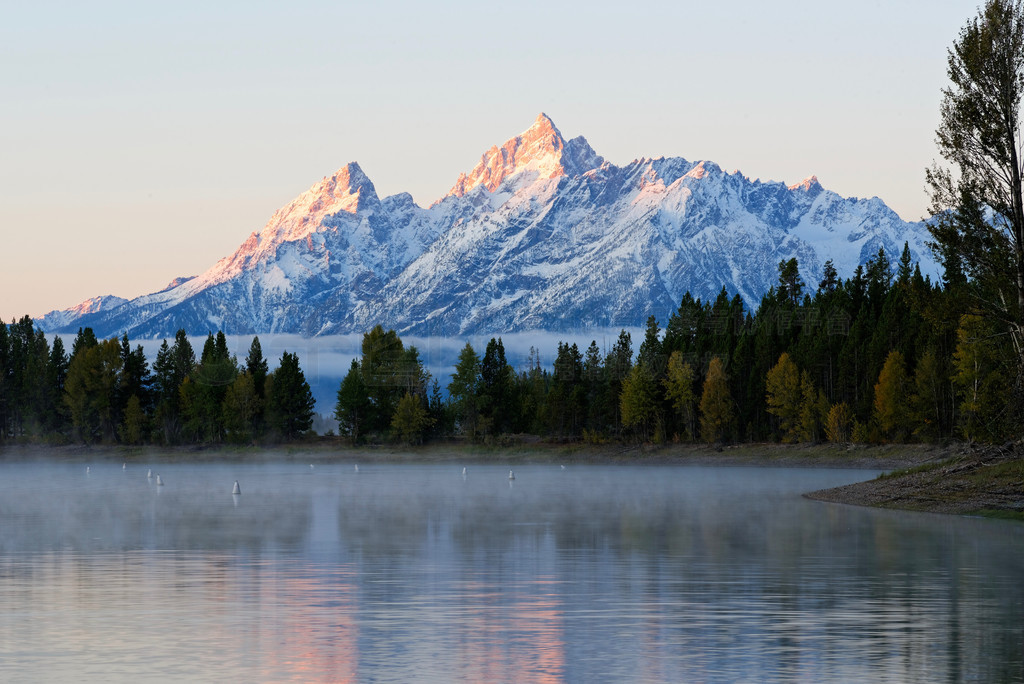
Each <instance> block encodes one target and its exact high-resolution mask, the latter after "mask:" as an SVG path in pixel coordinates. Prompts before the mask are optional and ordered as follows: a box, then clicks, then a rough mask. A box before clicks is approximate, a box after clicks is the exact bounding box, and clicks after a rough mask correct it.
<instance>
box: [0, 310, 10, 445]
mask: <svg viewBox="0 0 1024 684" xmlns="http://www.w3.org/2000/svg"><path fill="white" fill-rule="evenodd" d="M10 401H11V342H10V333H9V331H8V328H7V324H6V323H4V322H3V320H2V319H0V444H3V443H4V441H5V440H6V439H7V436H8V433H9V431H10V414H9V412H8V411H9V406H10Z"/></svg>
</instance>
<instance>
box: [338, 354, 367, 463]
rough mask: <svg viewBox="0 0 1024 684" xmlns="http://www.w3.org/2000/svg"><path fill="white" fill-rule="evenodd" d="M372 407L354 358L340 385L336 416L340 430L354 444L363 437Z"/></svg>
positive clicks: (357, 363)
mask: <svg viewBox="0 0 1024 684" xmlns="http://www.w3.org/2000/svg"><path fill="white" fill-rule="evenodd" d="M370 409H371V405H370V395H369V393H368V392H367V391H366V385H365V384H364V383H363V374H362V371H361V370H360V369H359V362H358V361H357V360H355V359H352V365H351V366H350V367H349V370H348V373H347V374H346V375H345V377H344V379H343V380H342V381H341V384H340V385H339V386H338V401H337V403H336V404H335V407H334V418H335V419H336V420H337V421H338V432H339V433H340V434H341V435H344V436H347V437H348V438H349V441H350V442H351V444H352V445H353V446H355V445H356V444H358V443H359V440H360V439H362V437H363V427H364V425H365V424H366V421H367V420H368V418H369V415H370Z"/></svg>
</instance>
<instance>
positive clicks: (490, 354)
mask: <svg viewBox="0 0 1024 684" xmlns="http://www.w3.org/2000/svg"><path fill="white" fill-rule="evenodd" d="M512 378H513V372H512V366H510V365H508V361H506V360H505V346H504V345H503V344H502V342H501V338H500V337H499V338H498V339H497V340H495V339H494V338H493V337H492V338H491V340H490V342H488V343H487V349H486V350H485V352H484V358H483V361H481V362H480V389H479V397H480V412H481V414H482V415H483V416H484V418H485V420H486V421H487V423H488V425H489V426H490V430H491V432H492V433H493V434H501V433H504V432H507V431H508V430H509V428H510V427H511V425H512V422H511V421H512V417H513V416H514V415H515V413H516V411H515V408H514V407H513V405H512V403H513V394H514V388H513V383H512Z"/></svg>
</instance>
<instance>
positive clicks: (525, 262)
mask: <svg viewBox="0 0 1024 684" xmlns="http://www.w3.org/2000/svg"><path fill="white" fill-rule="evenodd" d="M927 239H928V232H927V230H926V227H925V225H924V223H922V222H907V221H904V220H902V219H900V217H899V216H897V215H896V213H895V212H894V211H892V210H891V209H890V208H889V207H888V206H886V205H885V203H884V202H882V200H880V199H878V198H877V197H875V198H871V199H858V198H846V197H841V196H840V195H838V194H836V193H834V192H831V191H829V190H826V189H825V188H823V187H822V186H821V184H820V183H819V182H818V180H817V179H816V178H815V177H811V178H808V179H806V180H804V181H803V182H801V183H797V184H795V185H788V186H787V185H786V184H784V183H781V182H763V181H760V180H752V179H750V178H747V177H746V176H744V175H742V174H741V173H740V172H738V171H736V172H733V173H727V172H725V171H723V170H722V169H721V168H720V167H719V166H718V165H716V164H715V163H713V162H710V161H697V162H691V161H687V160H686V159H683V158H680V157H673V158H664V157H660V158H657V159H646V158H644V159H637V160H634V161H632V162H630V163H628V164H625V165H624V166H616V165H615V164H612V163H610V162H608V161H605V160H604V159H603V158H602V157H601V156H600V155H598V154H597V152H595V151H594V150H593V149H592V148H591V146H590V144H589V143H588V142H587V141H586V139H584V138H583V137H582V136H580V137H576V138H572V139H571V140H566V139H565V138H564V137H563V136H562V134H561V133H560V132H559V130H558V128H557V127H556V126H555V124H554V122H552V121H551V119H550V118H549V117H548V116H546V115H545V114H541V115H539V116H538V117H537V119H536V121H534V123H533V125H532V126H530V127H529V128H528V129H527V130H526V131H524V132H523V133H522V134H520V135H517V136H515V137H513V138H511V139H510V140H508V141H507V142H505V143H504V144H503V145H501V146H495V147H492V148H491V149H490V150H488V151H487V152H485V153H484V154H483V156H482V157H481V159H480V162H479V163H478V164H477V165H476V166H475V167H474V168H473V169H472V170H471V171H469V172H467V173H463V174H461V175H460V176H459V178H458V179H457V180H456V181H455V183H454V185H453V186H452V188H451V190H450V191H449V192H448V193H447V194H446V195H445V196H444V197H442V198H440V199H439V200H437V201H436V202H434V203H433V204H432V205H430V206H429V207H421V206H419V205H417V204H416V203H415V202H414V201H413V198H412V196H411V195H409V194H408V193H400V194H397V195H391V196H389V197H384V198H380V197H379V196H378V195H377V192H376V189H375V188H374V185H373V183H372V182H371V180H370V179H369V178H368V177H367V176H366V174H364V173H363V171H362V169H361V168H360V167H359V164H357V163H355V162H351V163H349V164H346V165H345V166H343V167H342V168H341V169H339V170H338V171H337V172H336V173H335V174H334V175H332V176H330V177H325V178H323V179H322V180H320V181H319V182H318V183H316V184H314V185H313V187H311V188H310V189H309V190H307V191H306V192H304V193H302V194H301V195H299V196H298V197H297V198H295V200H293V201H292V202H290V203H289V204H287V205H286V206H284V207H282V208H281V209H279V210H278V211H277V212H276V213H275V214H274V215H273V216H272V217H271V218H270V220H269V221H268V222H267V224H266V225H265V226H264V227H263V229H262V230H260V231H259V232H254V233H252V234H251V235H250V236H249V237H248V238H247V239H246V240H245V241H244V242H243V243H242V244H241V246H240V247H239V248H238V249H237V250H236V251H235V252H234V254H231V255H229V256H227V257H225V258H223V259H221V260H220V261H218V262H217V263H216V264H214V265H213V266H212V267H211V268H209V269H208V270H207V271H206V272H204V273H202V274H200V275H198V276H195V277H188V278H178V279H175V280H174V281H172V282H171V283H170V284H169V285H168V286H167V287H165V288H164V289H162V290H160V291H159V292H154V293H152V294H148V295H144V296H141V297H136V298H134V299H130V300H129V299H123V298H120V297H114V296H104V297H94V298H92V299H89V300H87V301H85V302H83V303H82V304H80V305H78V306H77V307H73V308H71V309H66V310H62V311H52V312H50V313H49V314H47V315H46V316H44V317H43V318H42V319H41V321H40V325H41V327H42V328H43V329H44V330H46V331H47V332H74V331H75V330H77V329H78V328H79V327H83V326H90V327H92V328H93V330H94V331H95V332H96V334H97V335H100V336H112V335H120V334H122V333H127V334H128V335H129V336H130V337H132V338H160V337H170V336H173V335H174V333H175V331H177V330H178V329H179V328H184V329H185V330H186V331H187V332H188V333H190V334H193V335H205V334H206V333H207V332H208V331H215V330H223V331H224V332H226V333H228V334H252V333H297V334H301V335H305V336H317V335H328V334H341V333H360V332H364V331H366V330H368V329H369V328H371V327H373V326H374V325H376V324H381V325H384V326H385V327H388V328H394V329H395V330H396V331H398V332H399V333H400V334H412V335H420V336H427V335H437V336H459V335H481V334H492V333H493V334H500V333H508V332H522V331H531V330H545V331H553V332H560V331H579V330H582V329H587V328H591V327H619V326H623V327H636V326H642V325H643V324H644V322H645V321H646V319H647V317H648V316H649V315H651V314H654V315H656V316H657V317H658V318H659V319H660V320H661V321H662V322H664V321H665V320H667V317H668V315H669V314H670V313H671V312H672V311H674V310H675V309H676V307H677V306H678V304H679V301H680V299H681V297H682V295H683V293H684V292H686V291H689V292H690V293H691V294H692V295H693V296H694V297H701V298H704V299H708V298H714V297H715V296H716V295H717V294H718V293H719V292H720V291H721V290H722V288H723V287H724V288H725V289H726V290H727V291H728V292H729V293H730V294H739V295H740V296H741V297H742V298H743V299H744V301H745V302H746V303H747V305H748V306H751V307H756V305H757V303H758V302H759V301H760V299H761V297H762V296H763V295H764V293H765V292H767V291H768V289H769V288H770V287H771V286H773V285H774V284H776V283H777V281H778V264H779V261H781V260H788V259H790V258H793V257H796V258H797V259H798V261H799V264H800V271H801V275H802V276H803V278H804V280H805V281H806V282H807V283H809V284H812V285H813V284H816V283H817V282H818V281H819V280H820V278H821V275H822V270H823V265H824V263H825V261H826V260H831V261H832V262H833V264H834V265H835V267H836V269H837V270H838V272H839V275H840V276H842V277H844V278H845V277H849V276H850V275H851V274H852V273H853V271H854V269H855V268H856V266H857V265H858V264H861V263H864V262H865V261H866V260H867V259H868V258H870V257H871V256H873V255H875V254H877V252H878V250H879V248H880V247H884V248H885V250H886V252H888V253H889V254H891V255H892V256H893V259H894V260H895V258H896V256H897V255H898V254H899V252H900V251H901V250H902V248H903V244H904V242H907V243H908V244H909V246H910V250H911V254H912V256H913V258H914V259H915V260H917V261H919V262H920V265H921V269H922V271H923V272H925V273H937V272H938V267H937V266H936V265H935V263H934V260H933V258H932V256H931V253H930V252H929V250H928V248H927V246H926V241H927Z"/></svg>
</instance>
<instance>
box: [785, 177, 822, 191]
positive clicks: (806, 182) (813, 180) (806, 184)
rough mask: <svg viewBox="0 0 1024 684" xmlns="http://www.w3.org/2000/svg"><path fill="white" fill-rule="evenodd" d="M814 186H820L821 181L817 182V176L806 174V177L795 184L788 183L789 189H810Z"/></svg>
mask: <svg viewBox="0 0 1024 684" xmlns="http://www.w3.org/2000/svg"><path fill="white" fill-rule="evenodd" d="M814 187H818V188H821V183H819V182H818V177H817V176H808V177H807V178H804V179H803V180H802V181H800V182H799V183H797V184H796V185H790V186H789V189H790V190H810V189H811V188H814Z"/></svg>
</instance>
